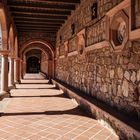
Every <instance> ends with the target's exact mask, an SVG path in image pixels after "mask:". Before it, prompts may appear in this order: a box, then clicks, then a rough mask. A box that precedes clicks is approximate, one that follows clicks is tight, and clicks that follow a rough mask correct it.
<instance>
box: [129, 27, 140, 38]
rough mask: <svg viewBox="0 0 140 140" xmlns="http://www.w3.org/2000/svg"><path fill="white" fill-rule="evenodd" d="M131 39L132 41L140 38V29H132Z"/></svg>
mask: <svg viewBox="0 0 140 140" xmlns="http://www.w3.org/2000/svg"><path fill="white" fill-rule="evenodd" d="M129 39H130V40H131V41H132V40H137V39H140V29H135V30H132V31H131V32H130V33H129Z"/></svg>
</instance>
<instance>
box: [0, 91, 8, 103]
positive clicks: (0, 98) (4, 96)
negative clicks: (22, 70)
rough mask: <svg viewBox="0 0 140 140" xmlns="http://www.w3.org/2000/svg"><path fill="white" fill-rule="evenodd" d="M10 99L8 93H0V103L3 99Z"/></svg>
mask: <svg viewBox="0 0 140 140" xmlns="http://www.w3.org/2000/svg"><path fill="white" fill-rule="evenodd" d="M9 97H10V93H9V92H8V91H0V101H1V100H2V99H3V98H9Z"/></svg>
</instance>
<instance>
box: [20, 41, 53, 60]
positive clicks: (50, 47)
mask: <svg viewBox="0 0 140 140" xmlns="http://www.w3.org/2000/svg"><path fill="white" fill-rule="evenodd" d="M37 43H38V44H42V45H44V46H46V47H47V48H48V49H49V50H50V51H51V53H52V57H53V58H54V56H55V54H54V53H55V51H54V47H53V46H52V45H51V44H50V43H49V42H47V41H46V40H42V39H32V40H29V41H28V42H26V43H24V44H23V45H22V47H21V49H20V57H21V56H22V53H23V51H24V50H26V49H27V48H28V46H29V45H31V44H37Z"/></svg>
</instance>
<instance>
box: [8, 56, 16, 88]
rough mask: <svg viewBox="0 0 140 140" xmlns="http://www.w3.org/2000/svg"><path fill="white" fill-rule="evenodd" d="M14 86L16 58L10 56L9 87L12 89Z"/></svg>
mask: <svg viewBox="0 0 140 140" xmlns="http://www.w3.org/2000/svg"><path fill="white" fill-rule="evenodd" d="M14 87H15V84H14V58H13V57H9V88H10V89H12V88H14Z"/></svg>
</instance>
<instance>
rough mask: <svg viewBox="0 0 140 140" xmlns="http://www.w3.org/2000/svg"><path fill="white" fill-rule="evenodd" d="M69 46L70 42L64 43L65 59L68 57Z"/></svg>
mask: <svg viewBox="0 0 140 140" xmlns="http://www.w3.org/2000/svg"><path fill="white" fill-rule="evenodd" d="M68 44H69V42H68V41H66V42H65V43H64V49H65V52H64V55H65V57H67V56H68V49H69V46H68Z"/></svg>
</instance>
